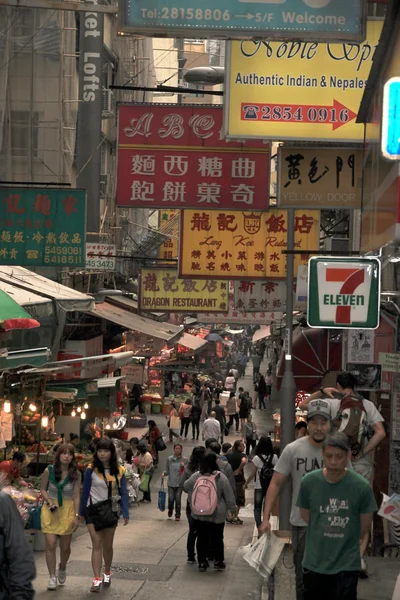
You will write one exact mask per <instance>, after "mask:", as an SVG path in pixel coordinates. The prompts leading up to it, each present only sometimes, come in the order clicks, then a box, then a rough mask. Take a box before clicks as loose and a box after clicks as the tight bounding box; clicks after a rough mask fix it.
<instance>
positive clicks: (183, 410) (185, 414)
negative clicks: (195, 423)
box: [179, 398, 192, 440]
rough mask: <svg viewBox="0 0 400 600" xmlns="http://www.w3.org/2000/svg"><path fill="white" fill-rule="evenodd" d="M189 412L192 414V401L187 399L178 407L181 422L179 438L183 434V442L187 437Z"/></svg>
mask: <svg viewBox="0 0 400 600" xmlns="http://www.w3.org/2000/svg"><path fill="white" fill-rule="evenodd" d="M191 412H192V401H191V399H190V398H188V399H187V400H185V402H183V403H182V404H181V405H180V407H179V417H180V420H181V437H182V436H183V434H185V440H187V436H188V431H189V425H190V414H191Z"/></svg>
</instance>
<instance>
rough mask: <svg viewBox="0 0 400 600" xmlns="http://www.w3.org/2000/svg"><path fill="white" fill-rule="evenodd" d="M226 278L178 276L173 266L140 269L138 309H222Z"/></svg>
mask: <svg viewBox="0 0 400 600" xmlns="http://www.w3.org/2000/svg"><path fill="white" fill-rule="evenodd" d="M228 294H229V282H228V281H215V279H206V280H204V279H180V278H179V277H178V275H177V273H176V271H175V269H157V268H155V269H142V270H141V272H140V285H139V308H140V310H141V311H146V310H148V311H151V312H154V311H160V310H163V311H164V310H165V311H168V312H226V310H227V307H228Z"/></svg>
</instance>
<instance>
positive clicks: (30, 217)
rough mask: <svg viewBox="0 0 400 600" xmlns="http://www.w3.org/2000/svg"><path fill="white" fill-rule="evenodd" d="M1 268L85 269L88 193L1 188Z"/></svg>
mask: <svg viewBox="0 0 400 600" xmlns="http://www.w3.org/2000/svg"><path fill="white" fill-rule="evenodd" d="M0 236H1V244H0V246H1V247H0V264H2V265H19V266H23V267H32V266H40V267H43V266H44V267H69V268H74V267H83V266H85V260H86V254H85V240H86V192H85V191H84V190H76V189H58V188H57V189H56V188H43V189H41V188H32V189H30V188H15V187H12V188H5V187H4V188H3V187H0Z"/></svg>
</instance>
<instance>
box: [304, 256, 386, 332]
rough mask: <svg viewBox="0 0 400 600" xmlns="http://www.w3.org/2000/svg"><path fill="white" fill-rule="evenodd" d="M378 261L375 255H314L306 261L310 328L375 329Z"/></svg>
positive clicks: (378, 296) (379, 275)
mask: <svg viewBox="0 0 400 600" xmlns="http://www.w3.org/2000/svg"><path fill="white" fill-rule="evenodd" d="M380 281H381V263H380V261H379V260H378V259H377V258H358V257H355V258H354V257H351V258H326V257H318V256H316V257H313V258H311V259H310V260H309V263H308V311H307V321H308V324H309V326H310V327H321V328H330V329H376V328H377V327H378V325H379V306H380Z"/></svg>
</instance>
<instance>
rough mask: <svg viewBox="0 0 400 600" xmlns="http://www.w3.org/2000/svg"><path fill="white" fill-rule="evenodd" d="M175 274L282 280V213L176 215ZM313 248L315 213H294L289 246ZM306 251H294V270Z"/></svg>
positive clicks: (315, 245) (284, 228)
mask: <svg viewBox="0 0 400 600" xmlns="http://www.w3.org/2000/svg"><path fill="white" fill-rule="evenodd" d="M180 231H181V235H180V249H179V275H180V276H182V277H200V278H209V277H213V278H216V279H227V278H229V279H243V278H251V279H266V278H270V279H283V278H284V277H285V276H286V256H285V255H284V254H282V250H285V249H286V247H287V211H286V210H270V211H267V212H251V211H248V212H232V211H224V212H218V211H213V210H208V211H204V210H201V211H194V210H185V211H182V214H181V228H180ZM318 246H319V211H312V210H306V211H295V250H315V249H316V248H318ZM308 258H309V255H307V254H295V257H294V259H295V268H297V266H298V265H299V264H304V263H305V262H307V260H308Z"/></svg>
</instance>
